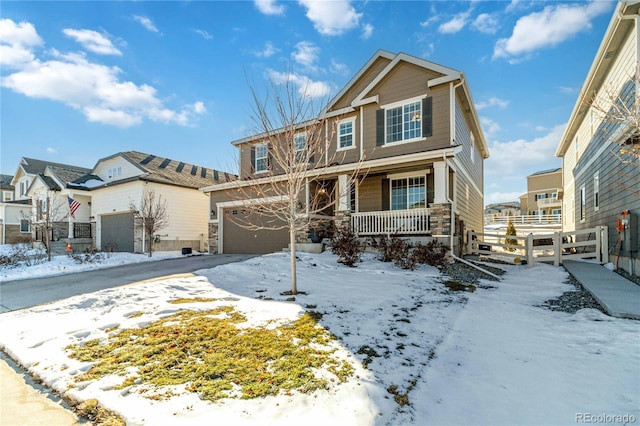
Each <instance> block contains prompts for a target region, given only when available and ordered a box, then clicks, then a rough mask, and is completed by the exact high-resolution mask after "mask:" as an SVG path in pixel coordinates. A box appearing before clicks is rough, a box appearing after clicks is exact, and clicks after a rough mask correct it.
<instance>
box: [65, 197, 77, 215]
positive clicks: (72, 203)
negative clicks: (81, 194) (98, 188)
mask: <svg viewBox="0 0 640 426" xmlns="http://www.w3.org/2000/svg"><path fill="white" fill-rule="evenodd" d="M67 198H68V199H69V213H70V214H71V217H72V218H74V219H75V218H76V215H75V213H76V210H78V207H80V203H79V202H77V201H76V200H74V199H73V198H71V197H67Z"/></svg>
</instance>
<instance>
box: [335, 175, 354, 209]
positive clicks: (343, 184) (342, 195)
mask: <svg viewBox="0 0 640 426" xmlns="http://www.w3.org/2000/svg"><path fill="white" fill-rule="evenodd" d="M350 183H351V182H350V179H349V175H340V176H338V194H337V195H338V208H337V209H336V210H338V211H341V212H344V211H348V210H349V209H350V206H351V202H350V201H351V200H350V199H349V198H350V197H351V191H350V190H349V186H350Z"/></svg>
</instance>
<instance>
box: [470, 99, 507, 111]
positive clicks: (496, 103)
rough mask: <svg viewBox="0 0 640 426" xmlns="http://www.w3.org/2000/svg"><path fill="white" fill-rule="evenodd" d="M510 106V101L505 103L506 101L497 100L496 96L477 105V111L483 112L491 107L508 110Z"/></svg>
mask: <svg viewBox="0 0 640 426" xmlns="http://www.w3.org/2000/svg"><path fill="white" fill-rule="evenodd" d="M507 106H509V101H505V100H504V99H500V98H496V97H495V96H492V97H490V98H489V99H487V100H486V101H484V102H478V103H476V109H477V110H481V109H484V108H489V107H498V108H506V107H507Z"/></svg>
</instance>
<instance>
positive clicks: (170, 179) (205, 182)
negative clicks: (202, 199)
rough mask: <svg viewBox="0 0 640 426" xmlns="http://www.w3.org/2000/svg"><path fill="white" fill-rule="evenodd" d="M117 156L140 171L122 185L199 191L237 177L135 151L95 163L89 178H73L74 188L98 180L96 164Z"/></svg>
mask: <svg viewBox="0 0 640 426" xmlns="http://www.w3.org/2000/svg"><path fill="white" fill-rule="evenodd" d="M116 157H121V158H123V159H124V160H126V161H128V162H129V163H131V164H132V165H134V166H135V167H136V168H138V169H140V170H141V171H142V172H143V174H142V175H140V176H136V177H134V178H131V179H123V180H122V181H120V182H123V183H124V182H130V181H131V180H143V181H147V182H156V183H163V184H167V185H175V186H181V187H185V188H193V189H200V188H203V187H205V186H210V185H214V184H218V183H224V182H229V181H232V180H235V179H236V178H237V176H236V175H233V174H230V173H227V172H222V171H219V170H215V169H209V168H206V167H201V166H196V165H192V164H187V163H184V162H181V161H177V160H172V159H170V158H163V157H157V156H155V155H152V154H145V153H143V152H138V151H124V152H118V153H116V154H114V155H111V156H109V157H105V158H101V159H100V160H98V162H97V163H96V165H95V166H94V168H93V170H91V173H92V174H91V175H90V176H85V177H81V178H80V179H76V181H75V182H74V186H77V185H81V184H82V182H83V180H84V182H86V181H88V180H91V179H99V178H98V177H97V176H95V171H96V168H97V167H98V165H99V164H100V163H101V162H104V161H106V160H110V159H113V158H116ZM117 183H118V181H114V182H109V185H113V184H117ZM105 184H106V183H105Z"/></svg>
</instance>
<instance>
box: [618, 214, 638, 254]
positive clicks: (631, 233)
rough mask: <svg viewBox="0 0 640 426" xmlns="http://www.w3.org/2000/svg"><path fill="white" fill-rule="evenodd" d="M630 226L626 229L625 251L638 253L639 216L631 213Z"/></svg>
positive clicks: (629, 217)
mask: <svg viewBox="0 0 640 426" xmlns="http://www.w3.org/2000/svg"><path fill="white" fill-rule="evenodd" d="M627 219H628V220H629V224H628V225H627V226H626V228H625V229H624V236H623V237H624V240H623V243H622V245H623V251H625V252H627V253H629V252H632V251H634V252H635V251H638V215H637V214H636V213H629V216H627Z"/></svg>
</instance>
